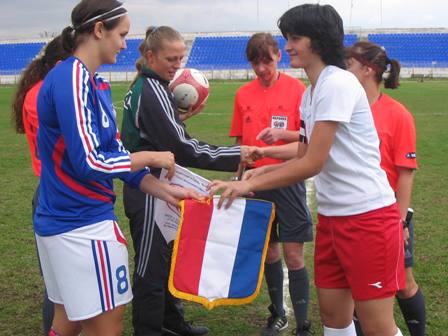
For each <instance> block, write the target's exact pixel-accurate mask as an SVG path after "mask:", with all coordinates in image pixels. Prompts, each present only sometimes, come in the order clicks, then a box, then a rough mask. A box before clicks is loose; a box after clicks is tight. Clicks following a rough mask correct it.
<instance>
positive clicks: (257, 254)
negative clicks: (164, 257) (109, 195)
mask: <svg viewBox="0 0 448 336" xmlns="http://www.w3.org/2000/svg"><path fill="white" fill-rule="evenodd" d="M218 199H219V196H215V197H214V198H210V199H208V201H207V202H198V201H195V200H185V201H182V202H181V203H180V206H181V218H180V223H179V230H178V232H177V237H176V240H175V243H174V249H173V257H172V263H171V272H170V277H169V283H168V286H169V290H170V292H171V293H172V294H173V295H174V296H176V297H178V298H181V299H186V300H189V301H194V302H198V303H201V304H203V305H204V306H205V307H206V308H208V309H212V308H214V307H216V306H219V305H238V304H246V303H249V302H251V301H252V300H253V299H255V297H256V296H257V295H258V293H259V291H260V287H261V282H262V280H263V272H264V261H265V259H266V252H267V248H268V243H269V237H270V232H271V227H272V221H273V219H274V214H275V208H274V204H273V203H271V202H267V201H262V200H254V199H245V198H238V199H236V200H235V201H234V202H233V204H232V206H231V207H230V208H229V209H224V208H221V209H218V208H217V207H216V204H217V203H218Z"/></svg>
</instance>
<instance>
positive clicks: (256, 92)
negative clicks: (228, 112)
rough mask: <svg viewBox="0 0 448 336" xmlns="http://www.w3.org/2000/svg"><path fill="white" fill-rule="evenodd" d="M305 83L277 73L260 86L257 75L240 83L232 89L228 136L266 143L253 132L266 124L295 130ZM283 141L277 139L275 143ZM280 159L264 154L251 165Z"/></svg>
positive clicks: (252, 142)
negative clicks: (237, 87)
mask: <svg viewBox="0 0 448 336" xmlns="http://www.w3.org/2000/svg"><path fill="white" fill-rule="evenodd" d="M305 89H306V87H305V85H304V84H303V83H302V82H301V81H300V80H298V79H295V78H292V77H291V76H288V75H286V74H282V73H281V74H279V78H278V80H277V81H276V82H275V83H274V85H273V86H271V87H269V88H266V87H263V86H262V85H261V83H260V80H259V79H255V80H253V81H251V82H249V83H247V84H245V85H244V86H242V87H241V88H240V89H239V90H238V91H237V93H236V98H235V107H234V110H233V119H232V127H231V129H230V133H229V135H230V136H234V137H241V138H242V142H241V144H242V145H247V146H258V147H265V146H268V145H267V144H266V143H264V142H263V141H261V140H256V137H257V135H258V134H259V133H260V132H261V131H262V130H263V129H265V128H266V127H271V128H281V129H284V130H290V131H299V129H300V112H299V107H300V103H301V100H302V94H303V92H304V91H305ZM283 144H285V142H284V141H277V142H276V143H275V144H273V145H275V146H278V145H283ZM279 162H281V161H280V160H275V159H271V158H264V159H261V160H258V161H257V162H255V164H254V167H260V166H264V165H268V164H273V163H279Z"/></svg>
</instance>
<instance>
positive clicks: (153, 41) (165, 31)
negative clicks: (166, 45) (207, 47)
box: [129, 26, 184, 87]
mask: <svg viewBox="0 0 448 336" xmlns="http://www.w3.org/2000/svg"><path fill="white" fill-rule="evenodd" d="M183 40H184V39H183V37H182V35H181V34H180V33H179V32H178V31H177V30H175V29H174V28H171V27H168V26H159V27H154V26H151V27H148V29H146V36H145V39H144V40H143V41H142V43H140V45H139V47H138V50H139V51H140V57H139V58H138V59H137V61H136V62H135V68H136V69H137V76H135V78H134V79H133V80H132V82H131V84H130V85H129V87H132V86H133V85H134V83H135V82H136V81H137V78H138V76H139V75H140V74H141V72H142V68H143V66H146V65H147V64H146V63H147V61H146V56H145V55H146V53H147V52H148V51H152V52H153V53H157V52H158V51H159V50H161V49H162V48H163V42H164V41H168V42H172V41H183Z"/></svg>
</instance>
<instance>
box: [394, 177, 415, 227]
mask: <svg viewBox="0 0 448 336" xmlns="http://www.w3.org/2000/svg"><path fill="white" fill-rule="evenodd" d="M413 182H414V170H412V169H400V170H399V173H398V182H397V192H396V194H395V197H396V198H397V204H398V207H399V209H400V214H401V218H403V219H404V218H406V214H407V212H408V208H409V205H410V204H411V198H412V185H413Z"/></svg>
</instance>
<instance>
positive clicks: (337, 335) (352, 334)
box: [324, 321, 401, 336]
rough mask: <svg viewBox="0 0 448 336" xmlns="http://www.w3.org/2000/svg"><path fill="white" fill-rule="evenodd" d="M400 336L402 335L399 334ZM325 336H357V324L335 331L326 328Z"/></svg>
mask: <svg viewBox="0 0 448 336" xmlns="http://www.w3.org/2000/svg"><path fill="white" fill-rule="evenodd" d="M397 335H398V336H400V335H401V334H397ZM324 336H356V329H355V324H354V323H353V321H352V322H351V323H350V324H349V325H348V326H347V327H345V328H344V329H334V328H329V327H326V326H324Z"/></svg>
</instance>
